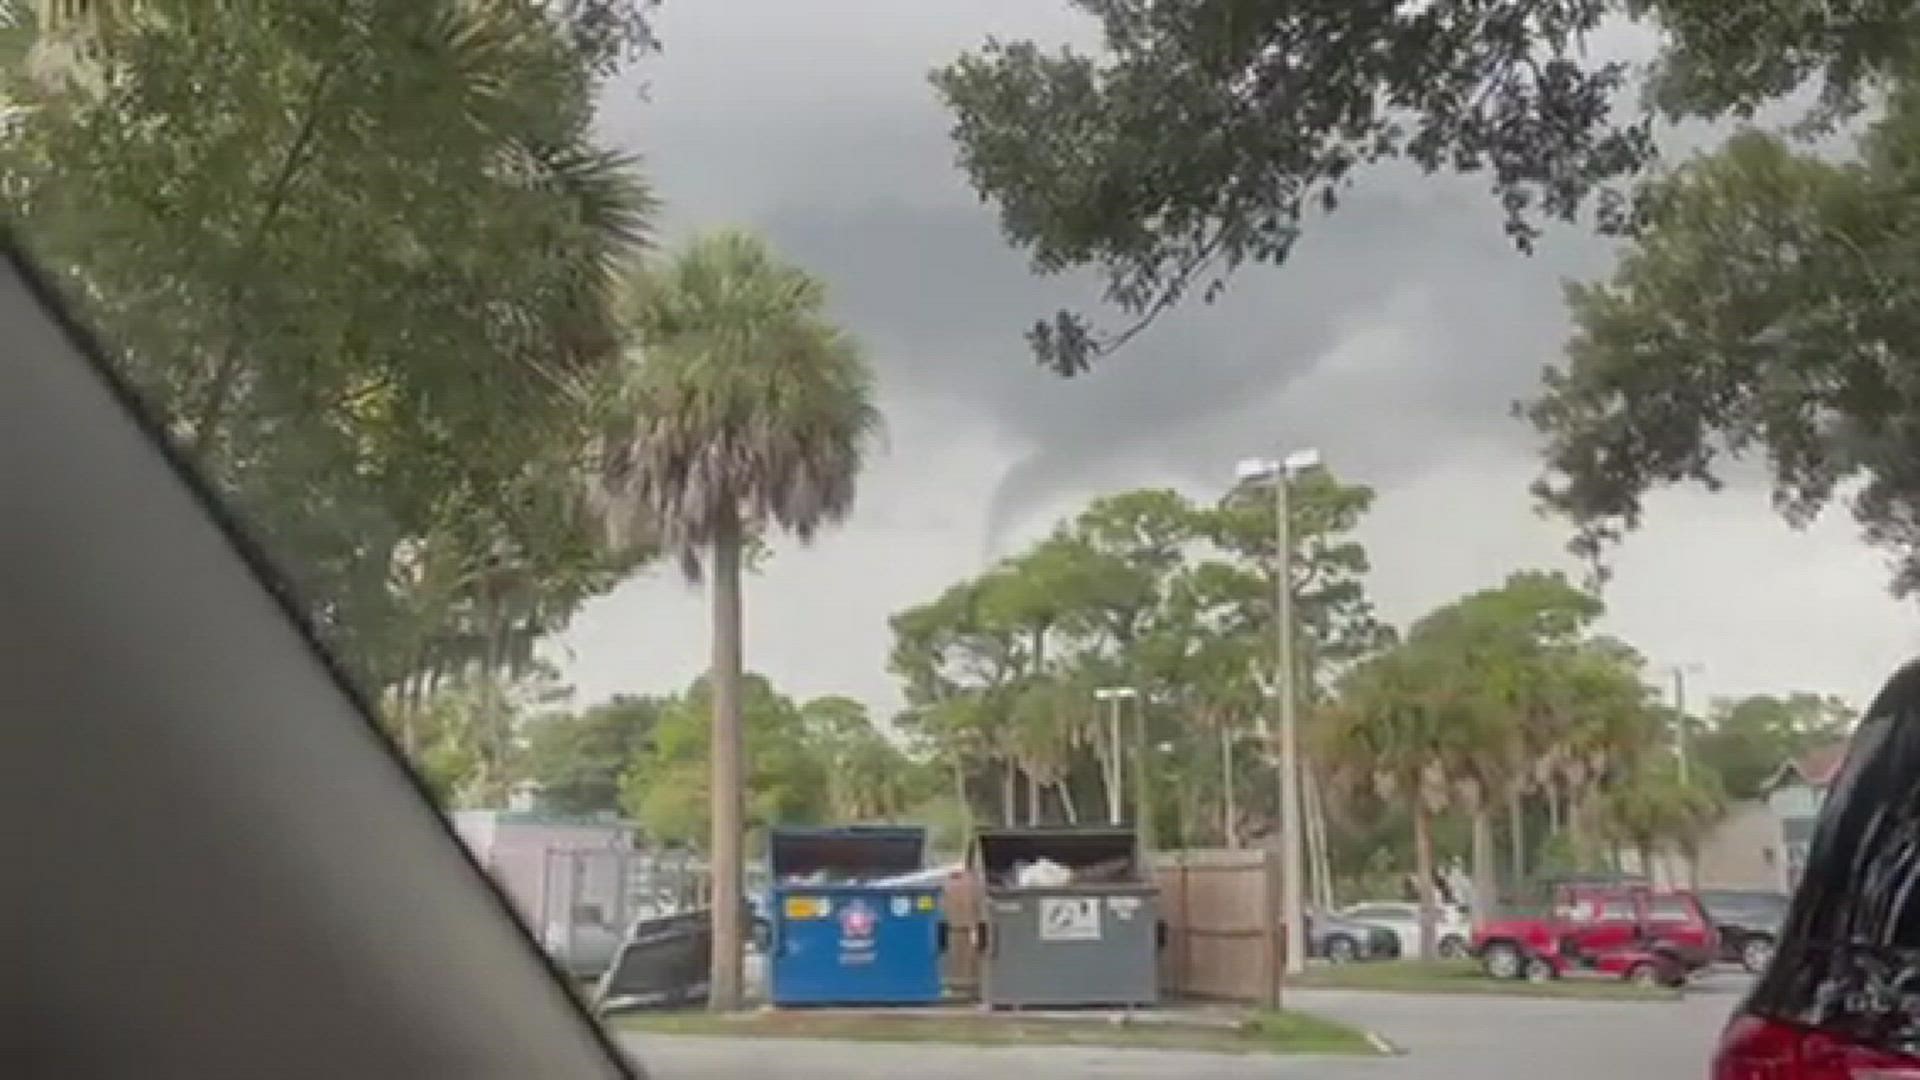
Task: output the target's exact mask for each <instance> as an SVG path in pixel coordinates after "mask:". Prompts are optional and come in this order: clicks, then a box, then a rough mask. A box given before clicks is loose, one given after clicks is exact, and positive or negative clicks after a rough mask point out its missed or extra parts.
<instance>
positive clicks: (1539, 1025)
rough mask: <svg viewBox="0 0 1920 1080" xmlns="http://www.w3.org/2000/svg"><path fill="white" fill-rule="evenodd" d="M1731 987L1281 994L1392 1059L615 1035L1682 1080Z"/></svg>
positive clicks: (857, 1055)
mask: <svg viewBox="0 0 1920 1080" xmlns="http://www.w3.org/2000/svg"><path fill="white" fill-rule="evenodd" d="M1742 986H1743V982H1742V981H1741V980H1740V979H1739V978H1738V977H1736V976H1730V975H1719V976H1713V977H1711V978H1709V979H1708V980H1706V981H1705V982H1704V983H1700V984H1696V986H1695V988H1694V989H1693V990H1691V991H1690V992H1689V993H1688V995H1687V997H1686V998H1685V999H1683V1000H1681V1001H1676V1002H1645V1003H1641V1002H1600V1001H1542V1000H1530V999H1525V998H1494V997H1471V996H1443V995H1426V996H1418V995H1404V994H1378V993H1368V992H1354V991H1331V990H1322V991H1307V990H1300V991H1295V992H1294V993H1293V995H1292V996H1291V998H1290V1002H1291V1004H1293V1005H1294V1006H1295V1007H1298V1008H1302V1009H1307V1010H1309V1011H1312V1012H1317V1013H1319V1014H1321V1015H1323V1016H1330V1017H1334V1018H1337V1019H1340V1020H1344V1021H1346V1022H1348V1023H1351V1024H1357V1025H1359V1026H1361V1027H1365V1028H1368V1029H1370V1030H1373V1031H1377V1032H1379V1033H1380V1034H1382V1035H1383V1036H1385V1037H1386V1038H1387V1039H1388V1040H1389V1041H1391V1042H1393V1043H1394V1044H1396V1045H1398V1046H1400V1047H1402V1048H1404V1049H1405V1050H1406V1054H1405V1055H1404V1056H1402V1057H1396V1058H1377V1059H1350V1058H1310V1057H1267V1056H1261V1057H1234V1056H1227V1055H1217V1054H1190V1053H1168V1052H1164V1051H1151V1050H1091V1049H1081V1048H1067V1047H993V1048H980V1047H958V1046H933V1045H926V1044H895V1045H889V1044H882V1043H862V1044H855V1043H831V1042H813V1041H787V1040H767V1039H754V1040H725V1039H708V1038H684V1037H671V1038H664V1037H659V1036H629V1037H628V1045H629V1046H630V1047H631V1048H632V1050H633V1051H634V1052H635V1054H636V1055H637V1056H638V1057H639V1059H640V1060H641V1061H642V1062H643V1063H644V1064H645V1065H646V1067H647V1069H648V1071H649V1072H650V1074H651V1075H652V1077H653V1078H654V1080H721V1078H723V1077H726V1078H731V1077H736V1076H766V1077H772V1078H778V1080H896V1078H900V1077H908V1078H911V1080H982V1078H983V1077H984V1078H987V1080H994V1078H998V1077H1010V1076H1019V1077H1048V1078H1053V1077H1059V1078H1062V1080H1069V1078H1071V1080H1080V1078H1085V1080H1095V1078H1098V1080H1150V1078H1151V1080H1161V1078H1164V1077H1169V1076H1177V1077H1179V1078H1181V1080H1255V1078H1259V1080H1309V1078H1326V1080H1345V1078H1352V1077H1366V1078H1374V1080H1510V1078H1511V1080H1521V1078H1527V1080H1531V1078H1532V1077H1535V1076H1542V1075H1545V1076H1551V1077H1552V1078H1553V1080H1619V1078H1620V1077H1623V1076H1625V1077H1644V1078H1646V1080H1692V1078H1695V1077H1702V1078H1703V1077H1705V1076H1706V1071H1707V1059H1708V1055H1709V1054H1710V1053H1711V1052H1712V1048H1713V1043H1714V1039H1715V1037H1716V1036H1717V1035H1718V1034H1719V1030H1720V1027H1721V1025H1722V1024H1723V1023H1724V1022H1725V1020H1726V1017H1727V1014H1728V1012H1729V1010H1731V1009H1732V1007H1733V1005H1734V1003H1735V1002H1736V1001H1737V1000H1738V996H1737V995H1738V992H1739V990H1740V988H1741V987H1742Z"/></svg>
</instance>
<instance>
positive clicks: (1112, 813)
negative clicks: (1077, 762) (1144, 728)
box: [1093, 686, 1140, 825]
mask: <svg viewBox="0 0 1920 1080" xmlns="http://www.w3.org/2000/svg"><path fill="white" fill-rule="evenodd" d="M1139 696H1140V691H1138V690H1136V689H1134V688H1133V687H1131V686H1102V687H1100V688H1099V689H1097V690H1095V691H1094V692H1093V697H1094V700H1096V701H1104V702H1106V703H1107V824H1109V825H1118V824H1120V810H1121V807H1120V745H1121V744H1120V703H1121V702H1122V701H1131V700H1133V699H1134V698H1137V697H1139Z"/></svg>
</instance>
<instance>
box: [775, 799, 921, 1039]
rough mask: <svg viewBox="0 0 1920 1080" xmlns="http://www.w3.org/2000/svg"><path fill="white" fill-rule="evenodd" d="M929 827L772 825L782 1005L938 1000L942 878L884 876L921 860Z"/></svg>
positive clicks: (778, 1000)
mask: <svg viewBox="0 0 1920 1080" xmlns="http://www.w3.org/2000/svg"><path fill="white" fill-rule="evenodd" d="M925 848H926V830H925V829H918V828H909V827H895V826H848V827H843V828H831V829H775V830H774V831H773V833H772V835H771V836H770V837H769V838H768V856H769V861H770V863H771V865H772V870H773V904H772V908H773V910H772V912H771V915H772V921H773V935H772V936H773V940H772V943H771V950H770V955H769V956H768V960H767V968H768V982H769V990H770V992H769V995H768V996H769V997H770V998H771V999H772V1001H773V1003H774V1004H775V1005H909V1004H925V1003H928V1002H935V1001H938V1000H940V950H941V947H942V945H943V944H944V937H945V933H944V930H943V927H942V921H941V913H940V887H939V886H938V885H937V884H927V883H925V882H924V881H917V882H913V883H905V884H893V885H889V884H887V883H886V882H887V879H889V878H901V877H906V876H908V875H911V874H913V873H914V872H915V871H917V870H919V869H920V868H921V860H922V858H923V856H924V852H925Z"/></svg>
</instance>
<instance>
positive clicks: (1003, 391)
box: [762, 177, 1604, 537]
mask: <svg viewBox="0 0 1920 1080" xmlns="http://www.w3.org/2000/svg"><path fill="white" fill-rule="evenodd" d="M1412 182H1413V183H1420V181H1418V180H1415V181H1412ZM1407 183H1408V181H1407V180H1405V179H1403V178H1398V177H1394V178H1388V179H1387V180H1385V181H1384V182H1382V183H1380V184H1377V185H1376V188H1377V189H1378V190H1376V191H1373V192H1363V193H1362V194H1360V195H1358V196H1356V197H1355V198H1354V199H1353V200H1352V201H1351V202H1350V203H1349V204H1348V205H1347V206H1346V207H1344V208H1343V209H1342V210H1341V211H1340V212H1339V213H1337V214H1336V215H1335V216H1334V217H1332V218H1330V219H1328V220H1325V221H1321V222H1317V223H1316V224H1315V226H1314V230H1313V232H1312V233H1311V234H1310V236H1309V239H1308V240H1307V241H1306V242H1305V243H1303V244H1302V246H1301V248H1300V250H1299V252H1298V253H1297V255H1296V257H1295V258H1294V260H1293V261H1292V262H1290V263H1289V264H1288V265H1287V266H1286V267H1284V268H1281V269H1277V270H1260V271H1255V272H1251V273H1248V274H1246V275H1244V276H1242V277H1241V278H1240V279H1239V280H1237V281H1236V282H1235V284H1234V287H1233V289H1232V291H1231V292H1230V293H1229V294H1228V295H1227V297H1226V298H1224V299H1223V300H1222V301H1221V302H1220V303H1217V304H1215V305H1211V306H1205V305H1200V304H1191V305H1189V306H1188V307H1187V308H1185V309H1183V310H1181V311H1180V312H1178V313H1177V314H1176V315H1174V316H1172V317H1170V318H1167V319H1166V320H1164V321H1163V322H1162V323H1161V324H1160V325H1158V326H1156V327H1155V328H1154V329H1153V330H1152V331H1151V332H1150V333H1149V334H1147V335H1146V336H1144V337H1142V338H1141V339H1139V340H1137V341H1136V342H1135V343H1134V344H1133V345H1131V346H1130V347H1129V348H1127V349H1126V350H1125V351H1123V352H1122V353H1120V354H1119V355H1117V356H1114V357H1112V358H1110V359H1109V360H1107V361H1106V362H1105V363H1103V364H1102V365H1101V366H1100V367H1099V368H1098V369H1097V370H1096V371H1095V373H1094V374H1092V375H1089V376H1083V377H1080V378H1076V379H1072V380H1062V379H1059V378H1057V377H1055V376H1052V375H1049V374H1047V373H1044V372H1043V371H1041V370H1040V369H1039V368H1037V367H1036V366H1035V365H1034V364H1033V362H1032V361H1031V359H1030V357H1029V356H1028V354H1027V351H1026V346H1025V344H1024V342H1023V340H1022V338H1021V330H1022V328H1023V327H1024V326H1026V325H1027V324H1028V323H1030V322H1031V321H1032V319H1033V318H1035V317H1036V316H1039V315H1043V314H1045V313H1047V312H1049V311H1051V310H1053V309H1054V308H1055V307H1058V306H1060V305H1062V304H1078V303H1084V301H1085V300H1086V299H1087V298H1088V297H1089V296H1090V295H1092V293H1091V290H1090V289H1089V288H1074V287H1073V284H1080V285H1085V284H1086V283H1085V282H1077V283H1073V284H1069V283H1063V282H1060V281H1054V280H1044V279H1038V278H1035V277H1033V276H1032V275H1031V274H1029V273H1028V271H1027V269H1026V266H1025V264H1024V261H1023V260H1022V258H1021V257H1020V255H1018V254H1017V253H1015V252H1012V251H1009V250H1008V249H1007V248H1006V247H1005V245H1004V244H1003V243H1002V242H1001V240H1000V239H999V236H998V234H997V231H996V229H995V227H994V223H993V220H992V217H991V214H990V213H989V212H988V211H987V210H985V209H984V208H978V207H968V206H965V205H948V206H935V207H929V206H912V205H906V204H902V203H898V202H892V201H876V202H875V203H872V204H869V205H867V206H864V207H858V208H842V209H823V208H819V207H809V206H806V205H788V206H783V207H780V208H779V209H777V210H776V211H774V212H772V213H771V214H769V215H767V216H766V217H765V218H763V219H762V224H763V226H764V227H765V228H766V229H767V230H768V232H769V233H770V234H771V235H772V236H773V237H774V238H775V239H776V241H778V242H779V243H780V244H781V246H782V247H783V248H784V249H785V250H787V251H788V252H790V253H792V254H793V255H794V256H795V257H796V258H798V259H800V260H801V261H802V262H804V263H805V264H806V265H808V266H809V267H811V268H813V269H814V270H816V271H817V272H819V273H821V274H822V275H823V276H825V277H826V278H827V280H828V281H829V282H830V283H831V284H832V286H833V288H834V296H835V301H836V306H837V308H838V310H839V311H840V313H841V314H842V316H843V317H844V318H845V319H846V320H847V321H848V323H849V324H850V325H853V326H855V327H857V328H859V330H860V332H861V333H862V335H863V336H864V337H865V338H866V339H867V340H868V342H869V343H870V344H871V346H872V348H873V351H874V354H875V358H876V360H877V361H878V362H879V364H880V365H881V370H882V374H883V378H884V380H885V382H886V383H887V385H889V386H890V387H892V388H894V389H896V390H898V391H900V392H904V393H909V394H924V395H935V396H940V397H945V398H955V399H959V400H962V401H965V402H968V403H971V404H973V405H975V406H977V407H978V408H980V409H981V410H983V411H984V412H986V413H989V414H990V415H991V416H992V417H993V419H994V421H995V422H996V423H997V424H998V425H999V427H1000V429H1001V430H1002V431H1003V432H1004V433H1005V434H1006V435H1007V436H1009V437H1010V438H1013V439H1017V440H1019V442H1021V443H1023V444H1027V445H1031V446H1033V447H1034V450H1033V453H1032V454H1031V456H1030V457H1028V458H1027V459H1026V460H1025V461H1023V462H1022V463H1020V464H1019V465H1016V466H1015V467H1014V468H1013V469H1012V470H1011V472H1010V473H1009V474H1008V476H1007V477H1006V479H1005V481H1004V482H1003V484H1002V486H1001V489H1000V493H999V494H998V496H997V497H996V499H995V506H994V507H993V511H992V517H993V518H994V521H993V524H992V525H991V526H990V529H989V533H990V535H991V536H996V537H997V536H998V534H999V532H1000V530H1002V529H1003V528H1004V527H1006V526H1007V525H1008V524H1009V523H1010V521H1011V520H1013V519H1014V518H1015V517H1017V515H1018V514H1019V513H1021V512H1022V511H1023V510H1025V509H1027V508H1028V507H1030V506H1032V505H1034V504H1036V503H1039V502H1044V501H1046V500H1047V499H1048V498H1050V497H1051V496H1053V495H1055V494H1056V493H1058V492H1060V491H1065V490H1071V489H1074V488H1076V487H1078V486H1081V485H1082V484H1083V483H1084V482H1085V481H1086V480H1088V479H1090V478H1094V477H1097V476H1098V475H1099V474H1101V473H1102V472H1103V471H1105V470H1108V469H1110V468H1111V467H1112V466H1113V465H1114V463H1115V462H1117V461H1120V462H1136V463H1138V462H1145V463H1148V464H1149V465H1151V466H1153V467H1155V468H1157V469H1158V470H1160V471H1162V472H1171V473H1173V474H1174V475H1187V476H1191V477H1192V478H1193V479H1196V480H1217V479H1218V478H1219V474H1221V473H1223V472H1224V468H1225V465H1226V464H1228V463H1230V462H1231V460H1232V459H1233V457H1235V456H1237V455H1239V454H1242V453H1246V452H1250V451H1256V450H1260V449H1263V448H1265V447H1267V446H1270V445H1272V444H1273V443H1274V442H1276V441H1279V440H1287V441H1300V442H1306V441H1311V442H1315V443H1317V444H1319V445H1322V446H1324V447H1326V448H1327V450H1328V451H1329V453H1330V454H1333V455H1335V456H1337V457H1338V459H1339V460H1340V461H1341V462H1342V463H1343V464H1342V468H1343V471H1349V472H1352V473H1354V474H1355V475H1360V476H1365V477H1367V478H1368V479H1369V480H1371V481H1373V482H1375V483H1379V484H1390V483H1392V482H1394V481H1396V480H1404V479H1408V478H1410V477H1411V476H1414V475H1417V474H1418V473H1420V472H1421V471H1423V470H1424V469H1426V468H1427V467H1429V466H1430V465H1431V464H1432V463H1433V462H1434V461H1435V460H1436V457H1437V456H1443V455H1444V454H1445V452H1446V450H1447V448H1448V444H1449V443H1451V442H1455V441H1457V440H1461V439H1469V440H1474V441H1481V440H1487V439H1492V440H1495V441H1500V442H1511V443H1516V444H1517V443H1520V442H1522V441H1524V440H1527V439H1528V438H1529V435H1528V433H1527V432H1526V430H1525V429H1524V428H1523V427H1522V426H1521V425H1520V424H1518V423H1517V422H1515V421H1513V420H1512V419H1511V418H1510V416H1509V414H1508V407H1509V404H1510V403H1511V401H1512V400H1513V399H1514V398H1516V397H1518V396H1522V395H1524V394H1527V393H1529V392H1530V391H1531V389H1532V387H1533V385H1534V383H1535V381H1536V379H1537V372H1538V370H1539V368H1540V366H1541V364H1543V363H1545V362H1547V361H1548V360H1550V359H1552V358H1553V357H1554V356H1555V355H1556V354H1557V352H1558V349H1559V347H1560V344H1561V341H1562V338H1563V336H1564V326H1565V320H1564V315H1563V311H1562V306H1561V302H1560V280H1561V278H1562V277H1563V276H1566V275H1568V274H1574V275H1576V276H1586V275H1590V274H1591V273H1592V272H1594V271H1595V270H1596V269H1597V268H1598V267H1599V266H1600V265H1601V264H1602V262H1603V254H1604V251H1603V249H1602V248H1601V246H1600V245H1599V244H1597V243H1596V242H1594V241H1592V240H1591V239H1589V238H1586V237H1583V236H1580V235H1578V234H1575V233H1573V232H1571V231H1568V232H1566V233H1564V234H1559V235H1556V236H1555V237H1554V238H1553V240H1552V242H1550V243H1549V244H1548V245H1546V246H1545V248H1544V249H1543V251H1542V253H1541V254H1539V255H1536V256H1533V257H1531V258H1529V257H1525V256H1522V255H1520V254H1518V253H1517V252H1515V251H1514V250H1513V249H1512V248H1511V247H1510V246H1508V245H1507V243H1506V241H1505V240H1504V238H1503V237H1502V236H1501V234H1500V231H1499V227H1498V221H1497V215H1496V214H1495V213H1494V211H1493V210H1492V208H1491V207H1489V206H1486V205H1484V201H1483V200H1482V199H1481V198H1480V196H1479V195H1478V194H1477V193H1476V192H1473V191H1471V190H1467V189H1464V188H1463V185H1460V184H1448V183H1442V182H1433V181H1430V182H1429V183H1431V184H1434V185H1437V186H1435V187H1434V188H1431V189H1429V190H1425V191H1419V190H1416V189H1413V188H1410V187H1406V186H1404V185H1406V184H1407ZM1396 188H1398V189H1400V190H1398V191H1396V190H1395V189H1396ZM1093 310H1096V312H1097V313H1098V314H1100V315H1102V316H1103V317H1105V318H1108V319H1109V320H1112V319H1115V318H1117V316H1116V315H1115V314H1114V313H1112V312H1110V311H1099V310H1098V309H1097V308H1096V309H1093ZM1381 350H1386V355H1377V354H1378V353H1379V352H1380V351H1381ZM1367 352H1372V353H1375V354H1376V355H1364V354H1365V353H1367ZM1309 376H1311V378H1309Z"/></svg>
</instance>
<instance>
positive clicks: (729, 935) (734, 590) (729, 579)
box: [708, 520, 746, 1012]
mask: <svg viewBox="0 0 1920 1080" xmlns="http://www.w3.org/2000/svg"><path fill="white" fill-rule="evenodd" d="M740 547H741V535H740V523H739V522H738V521H732V520H729V521H723V522H722V523H721V526H720V528H718V529H716V530H715V532H714V537H713V567H712V570H713V671H712V673H711V675H710V677H709V682H710V683H711V684H712V686H711V690H712V693H713V761H712V769H713V778H712V785H713V791H712V800H713V807H712V816H713V838H712V842H711V844H710V846H711V848H712V851H711V859H712V870H711V872H712V888H713V908H712V911H713V954H712V964H711V971H710V972H709V979H710V982H709V984H708V985H709V996H708V1007H709V1008H711V1009H712V1010H713V1011H714V1012H734V1011H737V1010H738V1009H739V1008H740V1005H741V990H742V982H743V980H742V978H741V962H742V956H743V953H742V945H743V935H742V933H741V931H742V927H741V925H740V922H741V920H740V909H741V907H742V906H743V905H744V904H745V899H744V897H743V895H742V885H743V880H742V878H743V871H744V869H745V867H744V863H745V850H744V849H745V840H746V838H745V836H744V835H743V833H744V830H745V822H744V820H743V813H742V811H743V808H744V802H743V794H742V791H741V788H742V786H743V779H744V776H745V770H744V767H743V765H742V757H743V754H744V752H745V748H744V747H743V746H742V737H741V731H740V689H741V687H740V684H741V680H742V678H743V673H744V670H745V669H744V664H743V662H742V657H741V641H740V638H741V610H740Z"/></svg>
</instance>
